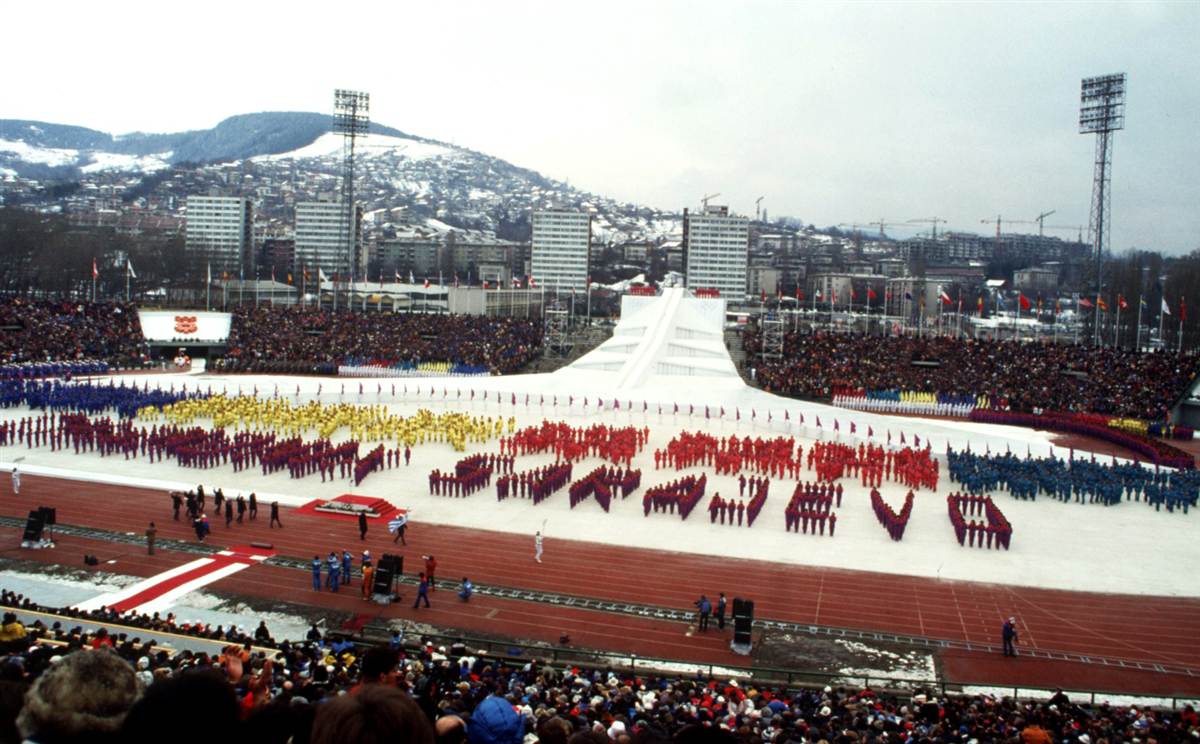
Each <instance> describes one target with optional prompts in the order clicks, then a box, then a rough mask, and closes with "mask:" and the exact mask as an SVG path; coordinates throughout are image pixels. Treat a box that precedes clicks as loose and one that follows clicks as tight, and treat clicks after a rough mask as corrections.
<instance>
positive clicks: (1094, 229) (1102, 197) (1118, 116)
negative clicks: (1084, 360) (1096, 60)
mask: <svg viewBox="0 0 1200 744" xmlns="http://www.w3.org/2000/svg"><path fill="white" fill-rule="evenodd" d="M1124 128H1125V73H1123V72H1119V73H1117V74H1115V75H1101V76H1099V77H1090V78H1084V79H1083V83H1082V84H1081V85H1080V95H1079V133H1080V134H1095V135H1096V170H1095V176H1094V177H1093V179H1092V213H1091V216H1090V218H1089V219H1088V237H1089V238H1091V240H1092V245H1093V246H1094V247H1095V251H1096V295H1097V296H1099V294H1100V286H1101V283H1100V279H1101V276H1100V271H1101V261H1102V260H1103V256H1104V251H1105V249H1106V248H1108V243H1109V240H1110V238H1109V229H1108V228H1109V223H1110V221H1111V216H1110V214H1109V213H1110V212H1111V209H1110V208H1109V205H1110V204H1111V202H1112V188H1111V183H1112V173H1111V165H1112V145H1113V137H1112V135H1113V132H1116V131H1119V130H1121V129H1124ZM1099 304H1100V303H1099V302H1097V303H1096V305H1097V307H1096V333H1095V343H1096V344H1099V343H1100V315H1099V313H1100V308H1099Z"/></svg>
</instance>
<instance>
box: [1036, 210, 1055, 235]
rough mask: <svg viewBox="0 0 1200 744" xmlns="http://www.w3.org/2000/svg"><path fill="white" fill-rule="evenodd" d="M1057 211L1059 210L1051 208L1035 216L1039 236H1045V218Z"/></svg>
mask: <svg viewBox="0 0 1200 744" xmlns="http://www.w3.org/2000/svg"><path fill="white" fill-rule="evenodd" d="M1056 211H1057V210H1054V209H1051V210H1050V211H1049V212H1042V213H1041V214H1039V215H1038V216H1037V217H1034V218H1033V221H1034V222H1036V223H1038V237H1039V238H1040V237H1043V227H1044V225H1043V222H1044V221H1045V219H1046V218H1047V217H1049V216H1050V215H1052V214H1054V213H1055V212H1056Z"/></svg>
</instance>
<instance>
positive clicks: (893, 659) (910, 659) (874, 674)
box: [834, 638, 937, 682]
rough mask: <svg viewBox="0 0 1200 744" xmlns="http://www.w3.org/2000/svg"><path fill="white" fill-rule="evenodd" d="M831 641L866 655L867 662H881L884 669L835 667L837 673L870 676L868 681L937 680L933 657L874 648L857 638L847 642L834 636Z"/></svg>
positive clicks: (858, 676)
mask: <svg viewBox="0 0 1200 744" xmlns="http://www.w3.org/2000/svg"><path fill="white" fill-rule="evenodd" d="M834 643H838V644H841V645H842V646H843V647H845V649H846V650H847V651H850V652H852V653H855V654H861V655H863V656H866V657H867V661H869V662H875V661H877V660H878V661H883V662H884V664H883V666H884V668H883V669H872V668H869V667H843V668H841V669H838V674H844V675H846V676H847V677H849V678H851V679H871V680H881V679H888V680H903V681H905V682H936V681H937V669H936V668H935V666H934V663H933V656H932V655H931V654H928V653H925V652H922V651H917V650H913V651H909V652H908V653H906V654H898V653H896V652H894V651H888V650H886V649H880V648H873V647H871V646H868V645H867V644H865V643H860V642H858V641H848V640H846V639H844V638H837V639H834Z"/></svg>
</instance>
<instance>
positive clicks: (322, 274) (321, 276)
mask: <svg viewBox="0 0 1200 744" xmlns="http://www.w3.org/2000/svg"><path fill="white" fill-rule="evenodd" d="M317 281H318V282H320V283H321V284H324V283H325V282H327V281H329V277H327V276H325V271H324V269H321V268H320V267H318V268H317Z"/></svg>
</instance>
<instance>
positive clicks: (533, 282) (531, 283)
mask: <svg viewBox="0 0 1200 744" xmlns="http://www.w3.org/2000/svg"><path fill="white" fill-rule="evenodd" d="M529 287H530V289H537V279H534V278H533V274H530V275H529Z"/></svg>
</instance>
